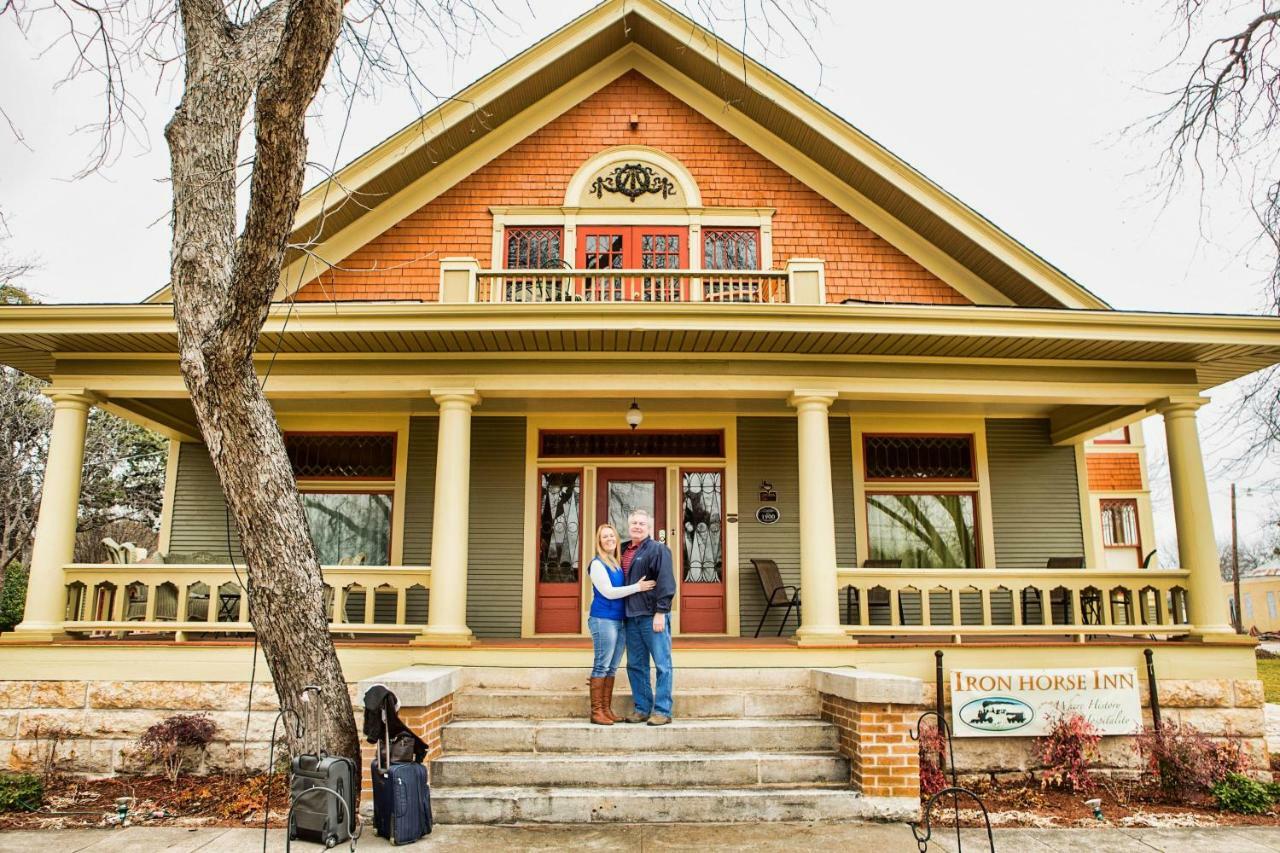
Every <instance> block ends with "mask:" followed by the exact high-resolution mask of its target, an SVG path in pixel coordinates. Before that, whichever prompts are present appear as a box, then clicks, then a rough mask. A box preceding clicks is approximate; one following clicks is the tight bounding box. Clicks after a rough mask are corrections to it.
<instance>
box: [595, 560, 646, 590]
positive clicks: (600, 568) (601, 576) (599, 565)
mask: <svg viewBox="0 0 1280 853" xmlns="http://www.w3.org/2000/svg"><path fill="white" fill-rule="evenodd" d="M591 585H592V586H594V587H595V588H596V592H598V593H600V594H601V595H603V596H604V597H605V598H608V599H610V600H613V599H617V598H626V597H627V596H628V595H631V594H632V593H635V592H639V591H640V584H639V582H636V583H633V584H628V585H627V586H614V585H613V581H611V580H609V570H608V569H607V568H605V565H604V562H603V561H602V560H601V559H600V558H599V557H595V558H593V559H592V560H591Z"/></svg>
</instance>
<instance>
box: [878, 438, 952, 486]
mask: <svg viewBox="0 0 1280 853" xmlns="http://www.w3.org/2000/svg"><path fill="white" fill-rule="evenodd" d="M862 448H863V458H864V460H865V463H866V470H867V479H868V480H973V479H975V477H974V462H973V436H969V435H864V436H863V437H862Z"/></svg>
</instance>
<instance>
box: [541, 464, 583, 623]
mask: <svg viewBox="0 0 1280 853" xmlns="http://www.w3.org/2000/svg"><path fill="white" fill-rule="evenodd" d="M594 551H595V545H594V544H592V543H591V534H590V533H586V534H585V535H584V533H583V530H582V469H580V468H577V469H542V470H540V471H539V472H538V554H537V570H538V580H537V587H536V591H535V595H534V600H535V606H534V623H533V630H534V632H535V633H538V634H576V633H578V632H579V631H580V630H582V619H581V617H582V574H583V572H582V560H583V554H584V553H594Z"/></svg>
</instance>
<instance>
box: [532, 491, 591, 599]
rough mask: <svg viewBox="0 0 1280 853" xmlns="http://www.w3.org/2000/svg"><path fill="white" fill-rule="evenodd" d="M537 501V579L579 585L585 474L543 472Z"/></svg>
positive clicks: (543, 581)
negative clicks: (583, 476)
mask: <svg viewBox="0 0 1280 853" xmlns="http://www.w3.org/2000/svg"><path fill="white" fill-rule="evenodd" d="M540 491H541V494H540V496H539V501H538V580H540V581H541V582H542V583H577V582H578V577H579V569H580V562H581V555H582V544H581V543H582V529H581V528H582V475H581V474H580V473H579V472H577V471H543V472H542V477H541V490H540Z"/></svg>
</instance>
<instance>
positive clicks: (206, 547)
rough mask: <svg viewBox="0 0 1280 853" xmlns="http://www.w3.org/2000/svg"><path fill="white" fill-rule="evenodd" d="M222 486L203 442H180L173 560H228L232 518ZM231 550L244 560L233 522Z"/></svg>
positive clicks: (238, 559)
mask: <svg viewBox="0 0 1280 853" xmlns="http://www.w3.org/2000/svg"><path fill="white" fill-rule="evenodd" d="M226 506H227V505H226V500H225V499H224V497H223V495H222V486H221V485H220V484H219V483H218V475H217V474H216V473H215V472H214V470H213V461H212V460H210V459H209V450H208V448H206V447H205V446H204V445H203V444H194V443H187V442H183V443H181V444H179V445H178V478H177V483H176V486H175V488H174V493H173V524H172V526H171V527H170V530H169V553H170V554H171V555H173V556H172V558H171V559H172V560H183V561H186V560H193V561H195V562H201V563H226V562H227V524H228V522H229V518H228V516H227V510H226ZM231 553H232V555H233V556H234V557H235V561H236V562H237V563H239V564H242V565H243V563H244V556H243V555H242V554H241V553H240V537H239V536H237V535H236V530H235V524H234V523H232V524H231Z"/></svg>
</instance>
